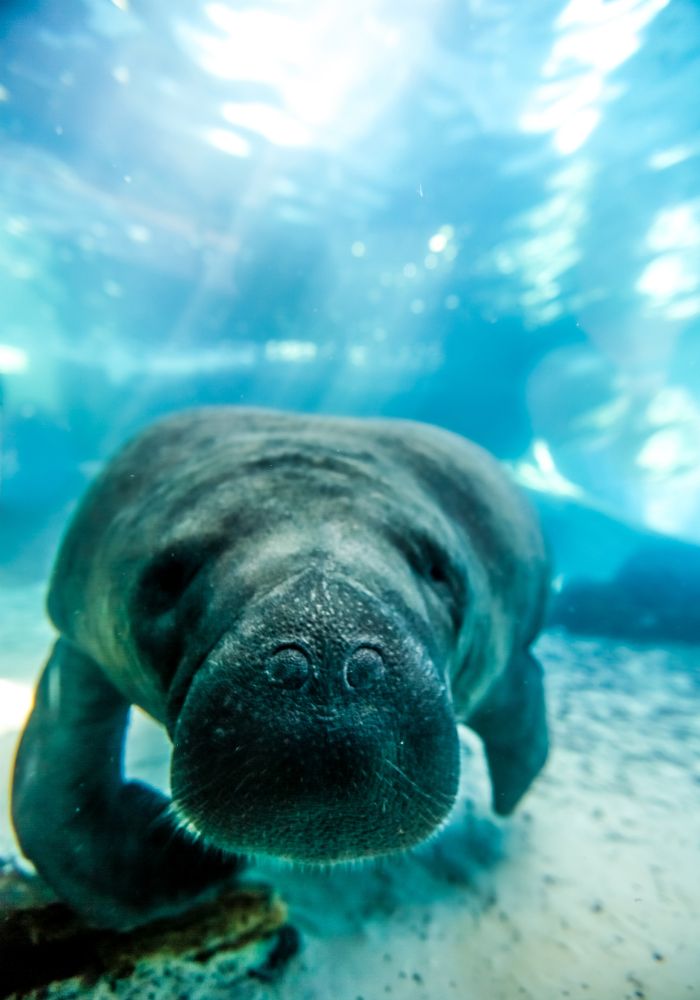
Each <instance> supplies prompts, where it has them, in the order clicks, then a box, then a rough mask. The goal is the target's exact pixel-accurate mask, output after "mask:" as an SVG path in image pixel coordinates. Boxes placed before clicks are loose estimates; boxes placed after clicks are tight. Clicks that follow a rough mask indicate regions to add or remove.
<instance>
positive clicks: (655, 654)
mask: <svg viewBox="0 0 700 1000" xmlns="http://www.w3.org/2000/svg"><path fill="white" fill-rule="evenodd" d="M42 597H43V594H42V589H40V588H39V587H27V588H24V589H15V590H12V591H2V592H0V608H1V609H2V615H1V617H0V648H1V649H2V657H1V659H0V679H2V678H5V679H12V680H15V681H19V682H25V683H26V682H28V681H29V678H30V677H31V676H32V675H33V674H35V673H36V672H37V671H38V669H39V668H40V666H41V663H42V660H43V658H44V656H45V653H46V649H47V648H48V645H49V643H50V641H51V632H50V628H49V626H48V624H47V623H46V622H45V620H44V617H43V611H42ZM537 651H538V653H539V655H540V657H541V659H542V661H543V662H544V664H545V667H546V671H547V678H548V693H549V704H550V721H551V728H552V736H553V749H552V754H551V757H550V761H549V763H548V765H547V768H546V771H545V772H544V773H543V775H542V776H541V777H540V779H539V780H538V782H537V784H536V785H535V787H534V788H533V789H532V791H531V792H530V793H529V794H528V796H527V798H526V799H525V800H524V801H523V803H522V805H521V806H520V808H519V809H518V811H517V812H516V814H515V816H514V817H513V818H512V819H510V820H507V821H501V820H496V819H495V818H494V816H493V814H492V813H491V812H490V810H489V806H488V786H487V782H486V778H485V770H484V762H483V758H482V755H481V749H480V746H479V744H478V741H477V740H476V739H475V738H474V737H472V736H471V735H470V734H465V740H464V768H463V781H462V785H463V789H462V794H461V796H460V800H459V802H458V804H457V806H456V808H455V811H454V813H453V816H452V819H451V822H450V824H449V825H448V827H447V828H446V829H445V830H444V831H443V832H442V833H441V834H440V835H439V836H438V837H437V838H435V839H434V840H433V841H432V842H431V843H429V844H428V845H426V846H424V847H423V848H422V849H420V850H419V851H416V852H415V853H413V854H412V855H410V856H407V857H404V858H400V859H397V860H395V861H391V862H385V863H383V864H381V865H377V866H371V865H368V866H362V867H356V868H350V869H348V868H346V869H334V870H332V871H330V872H326V873H314V872H311V871H306V872H301V871H290V870H285V869H281V868H276V867H275V866H273V865H269V866H262V865H261V866H259V867H257V868H254V869H251V872H250V877H251V878H255V879H258V880H260V879H261V878H263V879H265V880H267V881H271V882H274V884H275V885H276V886H277V887H278V889H279V890H280V892H281V893H282V895H283V896H284V898H285V899H286V900H287V902H288V903H289V906H290V909H291V914H292V919H293V921H294V923H295V924H296V925H297V927H299V929H300V930H301V931H302V934H303V938H304V947H303V950H302V952H301V954H300V955H299V956H298V957H297V958H295V959H294V960H293V961H292V962H291V964H290V965H289V967H288V968H287V970H286V972H285V974H284V975H283V976H282V978H281V979H280V980H279V981H278V982H277V983H275V984H273V985H272V986H263V985H260V984H259V983H255V982H253V981H250V983H249V984H246V985H244V986H240V987H235V988H234V989H233V990H231V989H225V988H223V987H221V986H220V985H219V984H217V983H209V984H207V983H206V982H205V983H202V982H200V983H199V984H197V985H196V986H195V985H194V984H193V989H192V991H191V992H190V993H189V996H191V997H199V996H202V997H208V998H212V1000H218V998H219V997H221V998H223V997H227V998H234V997H245V998H246V1000H248V998H251V1000H253V998H259V997H271V998H272V997H274V998H278V1000H327V998H331V997H333V998H335V1000H358V998H363V1000H378V998H383V997H388V998H393V1000H396V998H401V1000H403V998H407V1000H408V998H410V1000H443V998H450V997H453V996H454V997H459V998H461V1000H516V998H536V1000H549V998H556V997H584V998H590V1000H623V998H628V997H629V998H638V997H644V998H647V1000H683V998H691V997H700V667H699V661H700V649H698V648H693V647H680V646H679V647H672V648H650V647H632V646H627V645H623V644H620V643H614V642H611V641H607V640H582V639H572V638H570V637H568V636H565V635H563V634H557V633H548V634H545V635H544V636H542V637H541V639H540V641H539V643H538V646H537ZM2 692H4V696H3V694H2ZM18 693H19V694H20V695H21V693H22V689H21V688H17V687H8V686H7V685H5V686H4V687H2V686H0V697H4V704H0V781H1V782H2V784H0V795H2V796H3V802H4V807H3V810H2V814H1V816H0V856H1V855H4V856H7V855H8V854H11V853H13V852H16V846H15V845H14V842H13V840H12V833H11V829H10V824H9V816H8V809H7V801H8V796H7V779H8V773H9V768H10V764H11V759H12V753H13V750H14V744H15V741H16V736H17V732H16V729H17V725H18V723H17V721H16V716H17V708H16V707H15V708H13V706H12V705H11V704H10V702H11V701H12V699H13V698H15V697H16V696H17V695H18ZM10 694H12V698H10V696H9V695H10ZM19 701H20V702H21V697H20V699H19ZM127 756H128V769H129V771H130V772H132V773H134V774H138V775H139V776H141V777H146V778H149V779H150V780H153V781H156V782H157V783H160V784H162V783H163V782H164V781H165V780H166V776H167V759H168V749H167V742H166V740H165V738H164V737H163V736H162V735H161V733H160V732H159V731H158V730H157V728H156V727H155V726H153V725H152V724H151V723H149V722H148V721H146V720H144V719H143V718H140V717H138V718H136V719H135V721H134V723H133V725H132V730H131V734H130V738H129V746H128V755H127ZM163 995H164V996H166V994H165V993H164V994H163Z"/></svg>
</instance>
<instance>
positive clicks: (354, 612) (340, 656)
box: [172, 576, 458, 863]
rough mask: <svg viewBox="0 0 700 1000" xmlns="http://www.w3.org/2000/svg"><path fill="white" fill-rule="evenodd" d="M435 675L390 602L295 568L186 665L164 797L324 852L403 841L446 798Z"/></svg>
mask: <svg viewBox="0 0 700 1000" xmlns="http://www.w3.org/2000/svg"><path fill="white" fill-rule="evenodd" d="M457 747H458V741H457V734H456V726H455V723H454V719H453V716H452V710H451V706H450V702H449V696H448V693H447V689H446V684H445V682H444V679H443V678H442V676H441V673H440V670H439V668H438V666H437V665H436V664H434V663H433V662H432V661H431V659H430V657H429V656H428V654H427V652H426V650H425V649H424V648H423V647H422V646H421V645H420V643H419V642H417V641H416V638H415V630H414V629H411V628H409V627H408V625H407V624H406V623H405V622H403V621H402V619H401V616H400V615H399V614H398V613H397V612H396V611H395V610H389V608H388V607H387V606H386V604H385V603H384V602H382V601H381V600H379V599H378V598H375V597H373V596H372V595H371V594H368V593H366V592H364V591H362V590H361V589H360V588H358V587H356V586H354V585H353V584H352V583H351V582H348V581H347V580H343V579H328V578H325V577H312V576H307V578H306V579H304V580H303V581H301V583H297V584H296V585H295V586H294V587H287V588H284V589H282V590H281V591H280V592H277V593H274V594H270V595H268V596H267V598H266V599H264V600H261V601H260V602H258V603H257V604H256V605H251V607H250V608H249V609H248V610H247V613H246V615H245V616H244V617H243V619H242V620H241V621H240V623H239V625H238V627H237V628H236V629H235V630H234V631H233V632H232V633H231V634H230V635H227V636H225V637H224V639H223V640H222V642H221V643H220V644H219V646H218V647H217V648H216V649H215V650H214V652H213V653H212V655H211V656H210V657H209V660H208V661H207V663H206V664H205V665H204V666H203V667H202V669H201V670H200V672H199V673H198V674H197V675H196V676H195V678H194V680H193V682H192V686H191V689H190V691H189V693H188V695H187V697H186V699H185V701H184V705H183V708H182V711H181V713H180V717H179V719H178V722H177V725H176V727H175V739H174V752H173V765H172V786H173V797H174V799H175V801H176V803H177V804H178V806H179V807H180V809H181V810H182V811H183V812H184V813H185V815H186V816H187V817H188V818H189V819H190V820H191V822H192V823H193V824H194V826H195V827H196V828H197V829H199V830H200V832H202V833H203V834H204V836H205V837H206V838H207V839H208V840H209V841H211V842H213V843H216V844H218V845H219V846H221V847H223V848H227V849H230V850H236V851H241V852H245V853H262V854H272V855H277V856H280V857H284V858H288V859H292V860H298V861H306V862H320V863H324V862H325V863H329V862H333V861H339V860H344V859H351V858H360V857H368V856H374V855H379V854H386V853H390V852H392V851H397V850H402V849H405V848H407V847H410V846H412V845H414V844H416V843H418V842H419V841H421V840H423V839H425V838H426V837H427V836H428V835H429V834H430V833H432V832H433V830H434V829H435V828H436V827H437V826H439V825H440V823H441V822H442V821H443V820H444V818H445V816H446V814H447V813H448V811H449V809H450V808H451V805H452V803H453V801H454V796H455V793H456V787H457V779H458V752H457Z"/></svg>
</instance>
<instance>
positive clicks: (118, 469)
mask: <svg viewBox="0 0 700 1000" xmlns="http://www.w3.org/2000/svg"><path fill="white" fill-rule="evenodd" d="M547 590H548V573H547V559H546V553H545V547H544V544H543V541H542V537H541V534H540V530H539V527H538V524H537V521H536V519H535V517H534V515H533V513H532V512H531V511H530V509H529V507H528V506H527V504H526V502H525V500H524V499H523V498H522V497H521V495H520V494H519V493H518V492H517V491H516V489H515V488H514V487H513V485H512V484H511V483H510V481H509V480H508V478H507V476H506V475H505V473H504V472H503V471H502V469H501V468H500V466H499V465H498V463H497V462H496V461H495V459H493V458H492V457H491V456H489V455H488V454H487V453H486V452H485V451H483V450H482V449H481V448H480V447H478V446H477V445H475V444H473V443H471V442H468V441H466V440H464V439H462V438H461V437H459V436H457V435H455V434H452V433H450V432H448V431H445V430H442V429H439V428H437V427H433V426H429V425H426V424H420V423H416V422H412V421H404V420H380V419H367V420H363V419H351V418H337V417H326V416H320V415H315V416H306V415H299V414H290V413H282V412H276V411H268V410H254V409H243V408H237V407H227V406H222V407H206V408H201V409H195V410H191V411H185V412H182V413H179V414H176V415H174V416H169V417H167V418H165V419H162V420H161V421H159V422H157V423H156V424H154V425H153V426H151V427H150V428H148V429H146V430H145V431H144V432H142V433H141V434H140V435H139V436H137V437H136V438H135V439H134V440H133V441H131V442H130V443H128V444H127V445H126V446H125V447H124V448H123V450H122V451H121V452H120V453H119V454H118V455H117V456H116V457H115V458H114V459H113V460H112V461H111V462H110V463H108V464H107V465H106V466H105V468H104V469H103V471H102V472H101V473H100V475H99V476H98V477H97V479H96V480H95V481H94V483H93V484H92V486H91V487H90V489H89V490H88V492H87V494H86V495H85V497H84V499H83V500H82V502H81V504H80V505H79V506H78V508H77V511H76V512H75V514H74V516H73V518H72V521H71V523H70V525H69V527H68V529H67V531H66V533H65V536H64V539H63V541H62V544H61V547H60V550H59V553H58V556H57V559H56V563H55V567H54V570H53V574H52V579H51V583H50V588H49V594H48V612H49V615H50V617H51V619H52V621H53V623H54V625H55V626H56V628H57V630H58V633H59V637H58V640H57V642H56V644H55V646H54V648H53V651H52V653H51V655H50V658H49V660H48V663H47V665H46V667H45V669H44V672H43V674H42V676H41V678H40V680H39V683H38V686H37V691H36V699H35V704H34V708H33V711H32V713H31V716H30V718H29V720H28V722H27V725H26V728H25V730H24V733H23V735H22V738H21V741H20V745H19V748H18V751H17V758H16V764H15V770H14V780H13V798H12V815H13V821H14V825H15V829H16V832H17V836H18V839H19V843H20V846H21V848H22V850H23V851H24V853H25V854H26V856H27V857H28V858H29V859H30V860H31V861H32V862H33V864H34V865H35V867H36V869H37V870H38V872H39V873H40V875H41V876H43V878H44V879H45V880H46V881H47V882H48V883H49V884H50V885H51V886H52V887H53V888H54V890H55V891H56V892H57V893H58V895H59V896H60V897H62V898H63V899H64V900H65V901H66V902H68V903H69V904H71V905H72V906H73V907H74V908H75V909H76V910H78V911H79V912H80V913H81V914H82V915H83V916H84V917H85V919H86V920H87V921H88V922H90V923H93V924H96V925H102V926H106V927H115V928H127V927H133V926H136V925H138V924H140V923H144V922H146V921H148V920H151V919H153V918H154V917H157V916H159V915H162V914H166V913H171V912H177V911H178V910H180V909H183V908H184V907H185V906H187V905H188V904H189V903H191V901H192V900H193V899H196V898H197V897H200V896H201V895H202V894H205V893H207V892H211V891H213V890H214V888H215V887H216V886H218V885H220V884H221V883H223V882H225V881H227V880H230V879H231V878H232V877H234V876H235V875H236V873H237V872H238V870H239V869H240V868H241V866H242V865H243V863H244V859H245V858H246V857H248V856H259V855H263V856H264V855H268V856H273V857H278V858H282V859H286V860H288V861H291V862H299V863H305V864H312V865H313V864H317V865H327V864H333V863H336V862H344V861H348V860H355V859H363V858H374V857H377V856H381V855H387V854H391V853H394V852H400V851H405V850H407V849H409V848H411V847H413V846H415V845H417V844H420V843H421V842H423V841H424V840H426V839H427V838H429V837H430V836H431V835H432V834H434V833H435V832H436V831H437V830H439V829H440V827H441V826H442V825H443V824H444V822H445V820H446V817H447V816H448V814H449V812H450V810H451V808H452V806H453V804H454V801H455V795H456V792H457V786H458V778H459V752H458V750H459V744H458V732H457V724H458V723H463V724H466V725H467V726H469V727H471V729H473V730H474V731H475V732H476V733H477V734H478V735H479V736H480V737H481V739H482V741H483V744H484V748H485V754H486V759H487V763H488V768H489V772H490V778H491V784H492V791H493V806H494V809H495V811H496V812H497V813H500V814H508V813H510V812H511V811H512V810H513V809H514V807H515V806H516V804H517V803H518V801H519V800H520V798H521V796H522V795H523V794H524V793H525V791H526V790H527V789H528V787H529V785H530V784H531V782H532V781H533V779H534V778H535V776H536V775H537V773H538V772H539V771H540V769H541V768H542V766H543V764H544V761H545V758H546V756H547V745H548V740H547V725H546V716H545V703H544V696H543V683H542V674H541V669H540V666H539V664H538V663H537V661H536V660H535V658H534V657H533V655H532V653H531V652H530V650H529V647H530V644H531V643H532V641H533V639H534V638H535V636H536V634H537V632H538V629H539V627H540V624H541V622H542V617H543V610H544V604H545V596H546V593H547ZM132 705H137V706H140V707H141V708H142V709H143V710H144V711H145V712H146V713H148V714H149V715H150V716H152V717H153V718H154V719H155V720H157V721H158V722H159V723H161V724H162V725H163V726H164V727H165V729H166V731H167V733H168V736H169V738H170V740H171V742H172V758H171V793H172V798H168V797H166V796H164V795H163V794H161V793H160V792H158V791H156V790H154V789H152V788H150V787H148V786H147V785H145V784H143V783H140V782H137V781H130V780H129V781H127V780H126V778H125V776H124V773H123V746H124V739H125V730H126V725H127V721H128V713H129V709H130V706H132Z"/></svg>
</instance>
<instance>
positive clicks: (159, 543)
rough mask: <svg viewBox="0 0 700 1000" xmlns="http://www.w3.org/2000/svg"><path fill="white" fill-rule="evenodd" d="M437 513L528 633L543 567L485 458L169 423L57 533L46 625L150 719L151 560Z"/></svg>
mask: <svg viewBox="0 0 700 1000" xmlns="http://www.w3.org/2000/svg"><path fill="white" fill-rule="evenodd" d="M433 505H435V509H436V511H437V512H438V515H439V516H440V517H441V519H442V521H443V522H445V523H447V522H449V523H450V526H452V525H453V524H454V525H455V526H456V530H457V536H459V535H461V537H462V540H463V544H464V545H465V546H473V547H474V548H475V550H476V551H477V554H478V558H479V560H480V562H481V563H482V565H483V567H485V572H486V585H487V586H488V587H489V588H490V589H492V590H493V591H494V592H495V593H498V594H499V595H500V596H501V597H502V598H503V603H504V605H505V606H506V611H505V614H506V617H507V619H508V621H509V622H512V621H517V622H518V623H519V624H520V626H522V630H523V631H524V632H528V631H533V630H534V628H535V619H536V617H537V610H536V608H535V604H536V603H537V602H536V601H534V600H533V596H532V595H533V582H532V577H533V575H536V574H540V575H543V574H542V566H543V564H544V553H543V550H542V545H541V540H540V537H539V532H538V530H537V526H536V524H535V522H534V520H533V518H532V516H531V515H530V513H529V511H528V510H527V508H526V506H525V505H524V504H523V503H522V501H521V499H520V497H519V495H518V494H517V492H516V491H515V490H514V488H513V487H512V486H511V485H510V484H509V483H508V482H507V480H506V478H505V476H504V474H503V472H502V471H501V469H500V467H499V466H498V464H497V463H496V462H495V461H494V460H493V459H492V458H490V456H488V455H487V454H486V453H485V452H484V451H483V450H482V449H480V448H478V447H477V446H475V445H473V444H471V443H469V442H467V441H465V440H464V439H462V438H460V437H458V436H457V435H453V434H450V433H449V432H447V431H442V430H440V429H438V428H433V427H429V426H427V425H424V424H418V423H413V422H409V421H394V420H358V419H350V418H348V419H346V418H328V417H323V416H305V415H298V414H288V413H282V412H276V411H267V410H255V409H244V408H238V407H227V406H222V407H208V408H201V409H197V410H190V411H184V412H182V413H178V414H176V415H174V416H170V417H167V418H165V419H164V420H161V421H159V422H157V423H156V424H154V425H153V426H152V427H150V428H148V429H147V430H145V431H144V432H143V433H142V434H140V435H139V436H138V437H137V438H135V439H134V440H133V441H132V442H130V443H129V444H127V445H126V446H125V448H124V449H123V450H122V451H121V452H120V453H119V454H118V455H117V456H116V457H115V458H114V459H113V460H112V461H111V462H109V463H108V464H107V466H106V467H105V469H104V470H103V472H102V473H101V474H100V475H99V476H98V477H97V479H96V480H95V482H94V483H93V484H92V486H91V487H90V489H89V490H88V492H87V493H86V495H85V497H84V499H83V501H82V502H81V504H80V505H79V507H78V509H77V511H76V513H75V516H74V518H73V520H72V522H71V524H70V526H69V528H68V530H67V532H66V535H65V538H64V540H63V543H62V546H61V548H60V551H59V554H58V557H57V560H56V565H55V569H54V573H53V577H52V583H51V588H50V593H49V599H48V607H49V613H50V615H51V618H52V619H53V621H54V623H55V624H56V626H57V627H58V628H59V629H60V630H61V631H62V632H63V633H64V634H65V635H67V636H69V637H70V638H72V639H73V640H74V641H75V642H76V643H77V644H78V645H79V646H80V647H81V648H82V649H83V650H84V651H85V652H86V653H88V654H89V655H91V656H92V657H93V658H94V659H95V660H96V661H97V662H98V663H100V664H101V665H102V666H103V667H104V668H105V669H106V670H107V671H108V672H110V673H111V674H112V676H113V678H114V679H115V680H116V681H117V682H118V683H119V686H120V687H122V689H123V690H124V691H125V693H127V692H129V693H131V692H139V693H140V703H141V704H142V705H143V706H144V707H145V708H146V709H147V710H148V711H151V712H152V714H154V715H156V716H158V714H159V710H160V703H161V702H162V694H163V692H162V690H160V688H159V686H158V684H157V680H156V679H155V678H152V677H147V678H145V677H144V669H143V665H142V664H141V663H140V661H139V658H138V656H137V653H136V650H135V643H134V640H133V634H132V627H133V613H132V608H133V602H134V599H135V596H136V595H137V593H138V587H139V582H140V580H141V579H142V578H143V574H144V571H145V570H146V568H147V566H148V565H149V563H151V561H152V560H153V559H154V557H157V555H158V553H165V552H167V551H169V550H171V549H172V550H175V549H180V550H181V549H182V546H183V545H186V546H187V545H189V546H190V547H193V548H194V549H195V550H196V552H195V557H196V558H200V557H201V558H204V557H205V555H206V552H207V547H208V546H209V545H210V544H214V545H216V544H219V543H220V540H221V538H222V537H223V538H225V539H226V545H227V548H228V549H229V554H230V553H231V552H232V553H233V555H234V557H235V554H236V552H235V546H236V545H243V544H245V540H246V539H251V538H253V539H255V538H256V537H257V536H258V535H259V533H260V532H261V531H263V530H274V528H275V525H276V524H280V523H285V522H288V521H291V520H294V519H296V520H297V521H302V522H304V523H308V524H312V523H313V522H314V521H315V522H317V523H320V522H322V521H323V520H324V518H326V517H328V516H331V515H335V516H338V515H339V516H341V517H342V516H345V517H354V518H356V519H357V521H358V523H361V522H362V520H363V519H366V518H367V516H368V513H369V512H370V510H371V513H372V514H374V513H375V512H376V510H377V508H380V511H381V513H380V515H379V518H380V521H381V517H384V518H385V520H386V523H387V525H388V524H389V523H390V522H392V521H393V522H400V523H395V524H394V527H395V528H396V529H397V530H406V529H407V528H408V527H409V526H410V524H411V522H412V521H415V520H416V519H419V518H421V517H422V516H423V515H424V512H425V510H426V509H430V508H431V507H432V506H433ZM450 537H455V533H454V532H453V531H450ZM200 561H201V559H200ZM514 610H515V612H516V613H515V614H513V611H514ZM149 688H150V689H149Z"/></svg>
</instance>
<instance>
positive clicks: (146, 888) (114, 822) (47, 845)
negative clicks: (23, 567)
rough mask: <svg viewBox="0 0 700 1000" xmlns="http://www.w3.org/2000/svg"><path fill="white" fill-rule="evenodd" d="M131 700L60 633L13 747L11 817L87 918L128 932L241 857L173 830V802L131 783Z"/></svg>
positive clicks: (51, 878)
mask: <svg viewBox="0 0 700 1000" xmlns="http://www.w3.org/2000/svg"><path fill="white" fill-rule="evenodd" d="M128 713H129V705H128V704H127V702H126V701H124V699H123V698H122V697H121V695H119V694H118V693H117V692H116V690H115V689H114V688H113V687H112V685H111V684H110V683H109V681H108V680H107V679H106V677H105V676H104V674H103V673H102V671H101V670H100V669H99V667H98V666H97V665H96V664H95V663H94V662H93V661H92V660H91V659H89V658H88V657H87V656H85V655H84V654H83V653H81V652H80V651H79V650H78V649H77V648H76V647H75V646H73V645H72V644H71V643H70V642H68V641H67V640H65V639H59V641H58V642H57V643H56V645H55V647H54V650H53V653H52V655H51V657H50V659H49V662H48V663H47V665H46V668H45V670H44V673H43V675H42V677H41V680H40V682H39V685H38V688H37V692H36V700H35V705H34V710H33V712H32V714H31V716H30V718H29V722H28V723H27V727H26V729H25V731H24V734H23V736H22V740H21V743H20V746H19V749H18V751H17V759H16V762H15V771H14V779H13V795H12V815H13V820H14V824H15V829H16V831H17V836H18V839H19V842H20V845H21V847H22V850H23V851H24V853H25V854H26V855H27V857H28V858H29V859H30V860H31V861H32V862H33V863H34V865H35V866H36V868H37V871H38V872H39V873H40V875H42V876H43V878H44V879H45V880H46V881H47V882H48V883H49V885H51V886H52V887H53V888H54V889H55V890H56V892H57V893H58V894H59V895H60V896H61V897H63V899H65V900H66V901H67V902H69V903H71V905H72V906H74V907H75V909H76V910H78V911H79V912H80V913H81V914H82V915H83V916H84V917H85V919H86V920H88V921H89V922H91V923H94V924H98V925H100V926H105V927H116V928H120V929H122V928H127V927H132V926H135V925H137V924H140V923H144V922H146V921H147V920H150V919H152V918H153V917H155V916H158V915H160V914H164V913H169V912H173V911H176V910H178V909H182V908H184V907H185V906H186V905H187V903H188V902H189V901H191V900H192V898H193V897H196V896H197V895H199V894H200V893H202V892H203V891H204V890H205V889H207V888H208V887H210V886H212V885H215V884H217V883H221V882H222V881H224V880H225V879H227V878H229V877H230V876H231V874H232V873H233V872H234V871H235V870H236V868H237V867H239V866H240V859H237V858H234V857H232V856H229V857H224V856H222V855H220V854H219V853H218V852H213V851H207V850H206V849H205V848H204V847H203V846H202V845H201V843H200V842H197V841H195V840H194V839H193V838H192V837H191V835H190V834H188V833H186V832H185V831H183V830H179V829H177V825H176V822H175V821H174V820H173V819H172V817H171V815H170V812H169V800H168V799H167V798H166V797H165V796H163V795H161V794H160V793H159V792H156V791H155V790H154V789H152V788H149V787H148V786H146V785H144V784H141V783H140V782H136V781H130V782H125V781H124V780H123V776H122V753H123V745H124V734H125V730H126V723H127V719H128Z"/></svg>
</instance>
